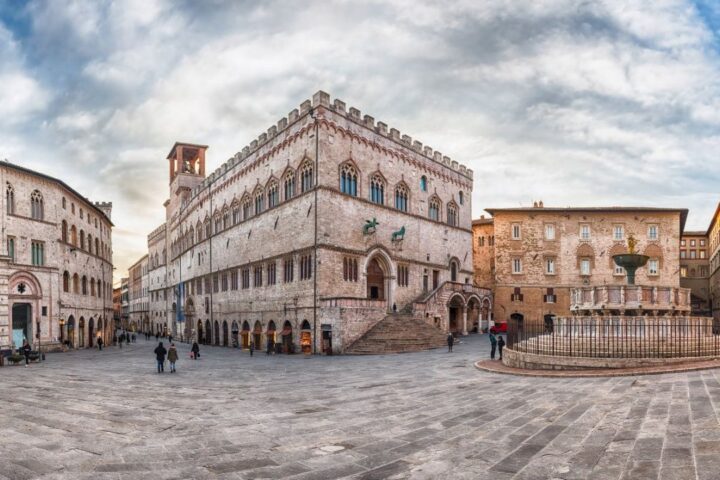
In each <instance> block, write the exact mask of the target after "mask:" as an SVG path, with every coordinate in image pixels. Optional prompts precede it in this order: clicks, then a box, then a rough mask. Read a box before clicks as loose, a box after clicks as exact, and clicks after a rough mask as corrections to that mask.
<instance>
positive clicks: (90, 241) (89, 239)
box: [87, 233, 93, 253]
mask: <svg viewBox="0 0 720 480" xmlns="http://www.w3.org/2000/svg"><path fill="white" fill-rule="evenodd" d="M87 243H88V252H90V253H93V243H92V235H90V234H89V233H88V238H87Z"/></svg>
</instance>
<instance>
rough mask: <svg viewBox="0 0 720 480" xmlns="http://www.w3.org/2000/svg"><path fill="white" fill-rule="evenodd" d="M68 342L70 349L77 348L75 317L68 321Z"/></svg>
mask: <svg viewBox="0 0 720 480" xmlns="http://www.w3.org/2000/svg"><path fill="white" fill-rule="evenodd" d="M67 342H68V346H69V347H70V348H75V317H73V316H72V315H70V317H68V321H67Z"/></svg>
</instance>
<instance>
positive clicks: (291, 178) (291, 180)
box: [283, 171, 295, 200]
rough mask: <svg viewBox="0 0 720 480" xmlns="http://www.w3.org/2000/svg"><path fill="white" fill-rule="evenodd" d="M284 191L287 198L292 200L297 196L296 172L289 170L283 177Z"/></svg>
mask: <svg viewBox="0 0 720 480" xmlns="http://www.w3.org/2000/svg"><path fill="white" fill-rule="evenodd" d="M283 192H284V193H285V200H290V199H291V198H293V197H294V196H295V172H293V171H289V172H287V173H286V174H285V176H284V177H283Z"/></svg>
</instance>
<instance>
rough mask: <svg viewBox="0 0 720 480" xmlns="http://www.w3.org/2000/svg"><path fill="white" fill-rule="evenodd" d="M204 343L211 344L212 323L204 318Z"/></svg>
mask: <svg viewBox="0 0 720 480" xmlns="http://www.w3.org/2000/svg"><path fill="white" fill-rule="evenodd" d="M205 345H212V323H210V320H205Z"/></svg>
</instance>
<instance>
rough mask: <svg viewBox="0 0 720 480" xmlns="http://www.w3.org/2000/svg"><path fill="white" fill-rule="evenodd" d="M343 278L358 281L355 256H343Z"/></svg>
mask: <svg viewBox="0 0 720 480" xmlns="http://www.w3.org/2000/svg"><path fill="white" fill-rule="evenodd" d="M343 280H345V281H346V282H357V281H358V263H357V258H349V257H345V258H343Z"/></svg>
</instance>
